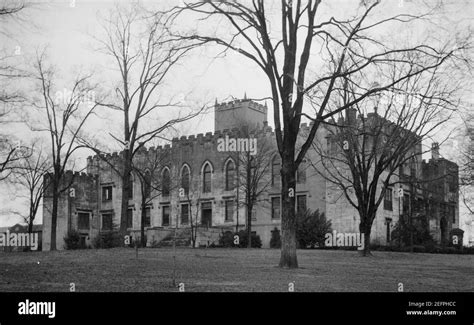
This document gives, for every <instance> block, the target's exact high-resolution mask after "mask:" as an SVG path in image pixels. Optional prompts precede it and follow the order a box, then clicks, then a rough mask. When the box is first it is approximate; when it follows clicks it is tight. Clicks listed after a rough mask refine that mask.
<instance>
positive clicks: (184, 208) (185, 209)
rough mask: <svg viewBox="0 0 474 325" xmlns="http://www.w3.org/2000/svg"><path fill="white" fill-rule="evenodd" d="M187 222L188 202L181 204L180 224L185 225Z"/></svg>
mask: <svg viewBox="0 0 474 325" xmlns="http://www.w3.org/2000/svg"><path fill="white" fill-rule="evenodd" d="M188 222H189V204H187V203H186V204H181V224H182V225H186V224H188Z"/></svg>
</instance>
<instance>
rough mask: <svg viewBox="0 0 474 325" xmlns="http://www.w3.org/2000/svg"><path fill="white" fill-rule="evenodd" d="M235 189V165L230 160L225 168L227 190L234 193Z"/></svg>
mask: <svg viewBox="0 0 474 325" xmlns="http://www.w3.org/2000/svg"><path fill="white" fill-rule="evenodd" d="M234 188H235V164H234V162H233V161H232V160H228V161H227V164H226V166H225V190H226V191H232V190H233V189H234Z"/></svg>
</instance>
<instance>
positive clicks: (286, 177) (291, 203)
mask: <svg viewBox="0 0 474 325" xmlns="http://www.w3.org/2000/svg"><path fill="white" fill-rule="evenodd" d="M282 165H283V166H282V169H281V180H282V188H281V202H282V216H281V232H282V236H281V257H280V264H279V265H280V267H288V268H297V267H298V260H297V258H296V213H295V195H292V196H290V195H289V194H290V189H292V191H293V194H294V192H295V186H296V178H295V173H296V168H295V167H294V163H293V157H291V155H288V156H284V157H283V159H282Z"/></svg>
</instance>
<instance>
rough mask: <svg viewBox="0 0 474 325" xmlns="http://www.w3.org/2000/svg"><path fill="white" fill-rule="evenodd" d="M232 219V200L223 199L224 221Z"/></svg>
mask: <svg viewBox="0 0 474 325" xmlns="http://www.w3.org/2000/svg"><path fill="white" fill-rule="evenodd" d="M232 220H234V201H232V200H227V201H225V221H232Z"/></svg>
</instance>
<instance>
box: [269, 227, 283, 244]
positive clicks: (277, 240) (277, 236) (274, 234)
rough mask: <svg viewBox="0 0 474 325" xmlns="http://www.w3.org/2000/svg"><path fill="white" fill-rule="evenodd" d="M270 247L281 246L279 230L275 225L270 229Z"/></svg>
mask: <svg viewBox="0 0 474 325" xmlns="http://www.w3.org/2000/svg"><path fill="white" fill-rule="evenodd" d="M270 248H281V238H280V230H279V229H278V228H277V227H275V229H273V230H272V238H271V239H270Z"/></svg>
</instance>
